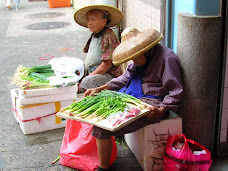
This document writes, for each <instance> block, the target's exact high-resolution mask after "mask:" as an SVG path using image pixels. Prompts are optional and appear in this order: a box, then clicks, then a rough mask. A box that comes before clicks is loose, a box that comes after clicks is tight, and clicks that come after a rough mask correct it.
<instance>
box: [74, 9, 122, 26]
mask: <svg viewBox="0 0 228 171" xmlns="http://www.w3.org/2000/svg"><path fill="white" fill-rule="evenodd" d="M95 9H98V10H104V11H107V12H108V13H109V20H111V22H110V23H109V24H108V25H107V27H113V26H116V25H118V24H119V23H120V22H121V21H122V19H123V13H122V12H121V11H120V10H119V9H118V8H115V7H112V6H108V5H90V6H86V7H83V8H80V9H79V10H77V11H76V12H75V14H74V20H75V22H76V23H78V24H79V25H81V26H83V27H87V13H88V12H89V11H90V10H95Z"/></svg>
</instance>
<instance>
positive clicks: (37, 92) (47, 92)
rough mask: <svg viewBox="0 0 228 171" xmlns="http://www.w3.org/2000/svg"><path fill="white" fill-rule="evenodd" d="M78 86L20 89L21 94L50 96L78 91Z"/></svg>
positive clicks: (24, 95)
mask: <svg viewBox="0 0 228 171" xmlns="http://www.w3.org/2000/svg"><path fill="white" fill-rule="evenodd" d="M77 91H78V88H77V84H75V85H73V86H66V87H53V88H40V89H28V90H22V89H19V96H21V95H23V97H31V96H49V95H56V94H68V93H77Z"/></svg>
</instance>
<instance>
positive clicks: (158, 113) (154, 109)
mask: <svg viewBox="0 0 228 171" xmlns="http://www.w3.org/2000/svg"><path fill="white" fill-rule="evenodd" d="M147 109H149V110H150V112H149V113H148V114H147V115H146V117H147V118H148V119H152V118H153V117H157V116H161V115H162V114H163V113H165V108H162V107H160V108H157V107H152V106H147Z"/></svg>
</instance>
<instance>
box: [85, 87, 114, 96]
mask: <svg viewBox="0 0 228 171" xmlns="http://www.w3.org/2000/svg"><path fill="white" fill-rule="evenodd" d="M105 89H106V90H111V88H110V87H109V86H108V85H107V84H105V85H103V86H100V87H97V88H90V89H87V90H86V92H85V93H84V97H86V96H93V95H94V93H99V92H100V91H101V90H105Z"/></svg>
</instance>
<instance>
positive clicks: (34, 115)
mask: <svg viewBox="0 0 228 171" xmlns="http://www.w3.org/2000/svg"><path fill="white" fill-rule="evenodd" d="M63 88H68V91H66V92H68V93H66V92H65V91H63V90H62V88H61V89H60V92H61V93H65V94H61V93H59V92H58V91H57V90H56V89H55V90H54V92H55V93H56V94H53V89H51V91H52V92H51V93H52V94H51V93H50V92H49V91H46V90H45V92H46V93H47V94H49V95H46V94H45V95H44V93H43V92H42V90H39V91H37V90H36V92H32V91H30V92H29V93H28V94H26V95H28V96H27V97H24V96H23V95H22V94H20V93H21V92H23V91H20V90H19V89H12V90H11V100H12V106H13V111H14V117H15V119H16V121H17V122H18V123H19V125H20V128H21V130H22V132H23V133H24V134H33V133H37V132H43V131H47V130H52V129H57V128H62V127H65V126H66V120H63V119H61V118H59V117H57V116H56V112H58V111H59V110H60V109H61V108H63V107H66V106H69V105H70V104H72V103H73V102H74V100H75V99H76V97H77V91H76V90H75V86H72V87H71V90H72V89H73V90H74V93H71V92H70V93H69V87H63ZM38 92H40V93H38ZM73 94H74V95H73ZM38 95H41V96H38ZM21 96H23V98H21ZM54 97H58V98H57V99H54ZM61 97H64V98H61ZM34 99H35V100H34ZM38 99H41V100H40V101H39V100H38ZM25 102H26V103H25Z"/></svg>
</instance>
